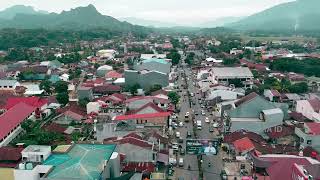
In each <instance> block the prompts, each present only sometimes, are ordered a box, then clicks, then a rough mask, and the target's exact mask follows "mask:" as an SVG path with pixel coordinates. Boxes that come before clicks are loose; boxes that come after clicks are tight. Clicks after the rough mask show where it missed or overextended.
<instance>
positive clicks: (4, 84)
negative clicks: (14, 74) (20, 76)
mask: <svg viewBox="0 0 320 180" xmlns="http://www.w3.org/2000/svg"><path fill="white" fill-rule="evenodd" d="M18 86H20V83H19V82H18V81H17V80H3V79H0V90H11V91H14V90H15V89H16V87H18Z"/></svg>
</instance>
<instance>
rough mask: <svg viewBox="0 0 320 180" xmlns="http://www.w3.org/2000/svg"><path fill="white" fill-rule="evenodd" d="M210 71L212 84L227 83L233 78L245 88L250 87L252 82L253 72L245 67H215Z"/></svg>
mask: <svg viewBox="0 0 320 180" xmlns="http://www.w3.org/2000/svg"><path fill="white" fill-rule="evenodd" d="M211 73H212V82H213V83H214V84H225V85H229V84H232V82H231V81H233V80H239V81H240V82H241V83H242V85H243V86H244V87H246V88H251V87H252V84H253V74H252V73H251V71H250V69H249V68H247V67H215V68H212V71H211Z"/></svg>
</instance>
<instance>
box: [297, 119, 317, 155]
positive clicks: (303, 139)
mask: <svg viewBox="0 0 320 180" xmlns="http://www.w3.org/2000/svg"><path fill="white" fill-rule="evenodd" d="M295 134H296V135H297V136H298V137H299V138H300V146H302V147H307V146H311V147H313V148H315V149H317V150H320V123H316V122H309V123H304V126H303V127H296V128H295Z"/></svg>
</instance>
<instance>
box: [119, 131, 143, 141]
mask: <svg viewBox="0 0 320 180" xmlns="http://www.w3.org/2000/svg"><path fill="white" fill-rule="evenodd" d="M126 137H133V138H136V139H140V140H142V137H141V136H140V135H138V134H137V133H135V132H132V133H129V134H127V135H125V136H123V138H126Z"/></svg>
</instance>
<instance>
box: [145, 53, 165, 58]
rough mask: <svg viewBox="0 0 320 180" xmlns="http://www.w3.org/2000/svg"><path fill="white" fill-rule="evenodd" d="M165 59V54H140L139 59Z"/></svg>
mask: <svg viewBox="0 0 320 180" xmlns="http://www.w3.org/2000/svg"><path fill="white" fill-rule="evenodd" d="M166 57H167V55H166V54H141V56H140V59H152V58H159V59H165V58H166Z"/></svg>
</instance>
